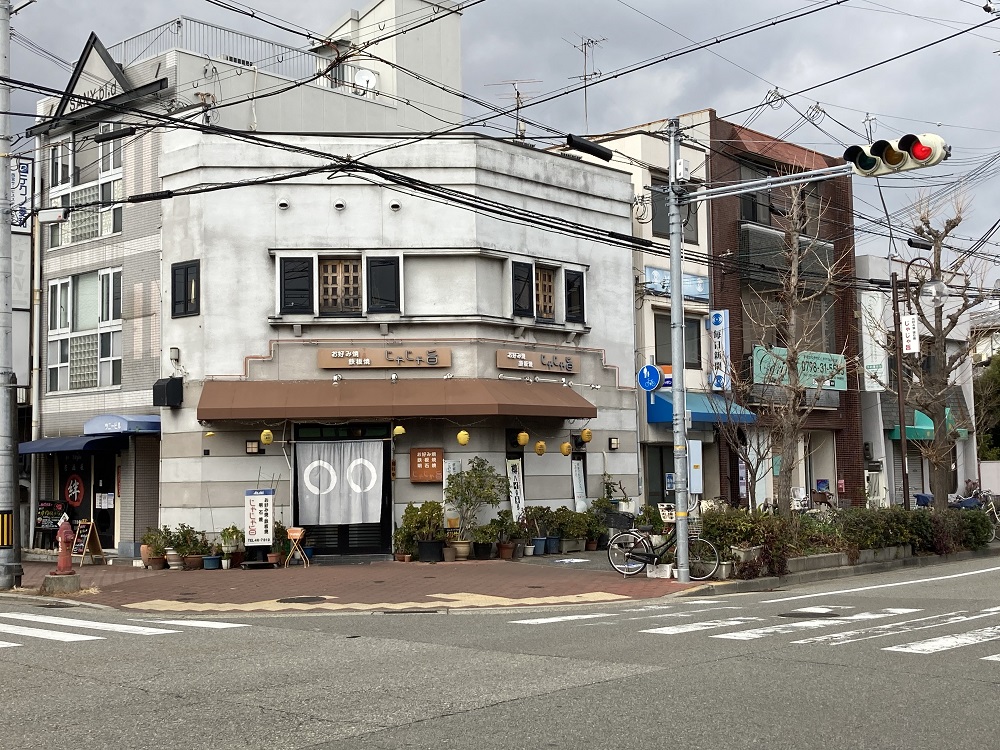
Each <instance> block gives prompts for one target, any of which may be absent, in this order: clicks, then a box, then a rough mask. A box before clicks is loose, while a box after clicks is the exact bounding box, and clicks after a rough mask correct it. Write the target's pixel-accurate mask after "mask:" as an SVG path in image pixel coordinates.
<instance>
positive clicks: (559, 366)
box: [497, 349, 580, 374]
mask: <svg viewBox="0 0 1000 750" xmlns="http://www.w3.org/2000/svg"><path fill="white" fill-rule="evenodd" d="M497 369H500V370H534V371H535V372H560V373H566V374H569V373H577V372H580V357H579V356H577V355H575V354H546V353H545V352H524V351H514V350H510V349H499V350H497Z"/></svg>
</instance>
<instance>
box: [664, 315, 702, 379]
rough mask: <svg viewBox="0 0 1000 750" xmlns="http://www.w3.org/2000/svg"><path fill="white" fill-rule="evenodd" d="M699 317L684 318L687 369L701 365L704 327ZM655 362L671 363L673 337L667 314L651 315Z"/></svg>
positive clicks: (685, 363) (685, 362)
mask: <svg viewBox="0 0 1000 750" xmlns="http://www.w3.org/2000/svg"><path fill="white" fill-rule="evenodd" d="M704 327H705V326H704V324H703V323H702V319H701V318H684V366H685V367H686V368H688V369H697V368H700V367H701V332H702V329H704ZM653 329H654V331H653V333H654V336H655V341H656V343H655V346H656V351H655V356H656V364H658V365H669V364H672V363H673V348H672V345H673V339H672V334H671V331H670V316H669V315H654V316H653Z"/></svg>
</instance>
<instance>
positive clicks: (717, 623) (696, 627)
mask: <svg viewBox="0 0 1000 750" xmlns="http://www.w3.org/2000/svg"><path fill="white" fill-rule="evenodd" d="M763 620H764V618H763V617H730V618H729V619H728V620H706V621H704V622H687V623H684V624H683V625H668V626H666V627H663V628H652V629H651V630H640V631H639V632H640V633H656V634H657V635H678V634H680V633H696V632H698V631H700V630H712V629H714V628H729V627H733V626H734V625H747V624H748V623H751V622H763Z"/></svg>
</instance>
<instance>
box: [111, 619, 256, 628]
mask: <svg viewBox="0 0 1000 750" xmlns="http://www.w3.org/2000/svg"><path fill="white" fill-rule="evenodd" d="M130 619H131V620H132V621H133V622H155V623H157V624H159V625H179V626H181V627H185V628H211V629H213V630H223V629H225V628H249V627H250V626H249V625H247V624H246V623H243V622H216V621H214V620H140V619H139V618H138V617H133V618H130Z"/></svg>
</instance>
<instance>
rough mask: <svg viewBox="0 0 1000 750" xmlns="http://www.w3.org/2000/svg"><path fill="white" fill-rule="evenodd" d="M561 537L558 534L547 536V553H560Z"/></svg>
mask: <svg viewBox="0 0 1000 750" xmlns="http://www.w3.org/2000/svg"><path fill="white" fill-rule="evenodd" d="M559 541H560V539H559V537H557V536H547V537H545V554H546V555H558V554H559Z"/></svg>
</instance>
